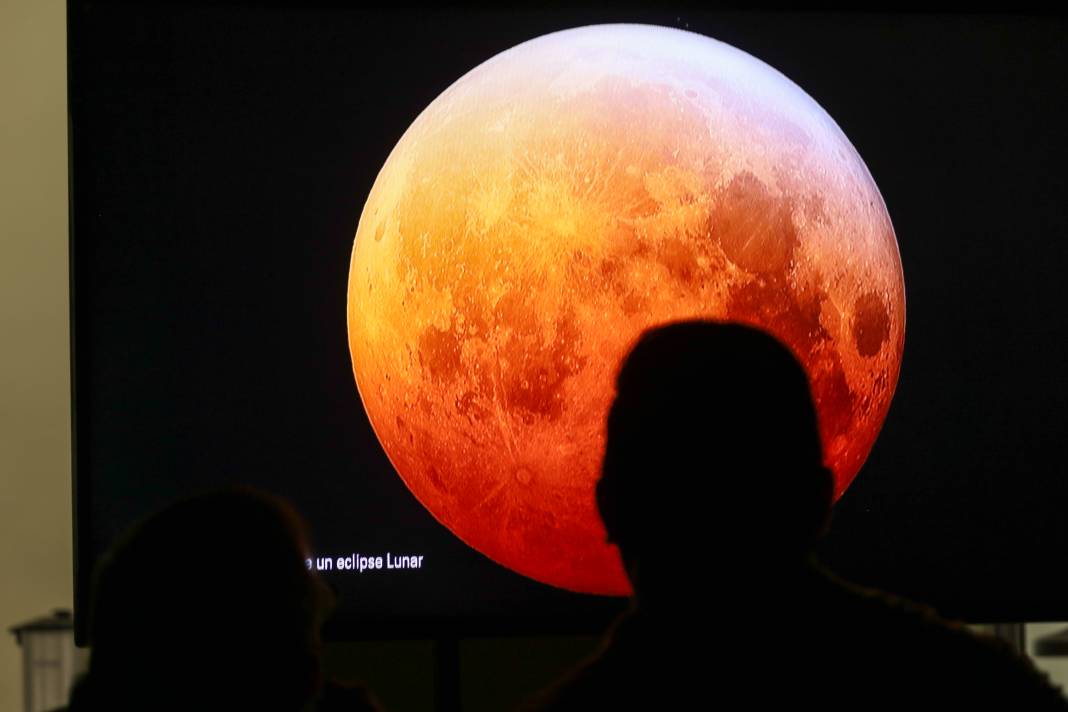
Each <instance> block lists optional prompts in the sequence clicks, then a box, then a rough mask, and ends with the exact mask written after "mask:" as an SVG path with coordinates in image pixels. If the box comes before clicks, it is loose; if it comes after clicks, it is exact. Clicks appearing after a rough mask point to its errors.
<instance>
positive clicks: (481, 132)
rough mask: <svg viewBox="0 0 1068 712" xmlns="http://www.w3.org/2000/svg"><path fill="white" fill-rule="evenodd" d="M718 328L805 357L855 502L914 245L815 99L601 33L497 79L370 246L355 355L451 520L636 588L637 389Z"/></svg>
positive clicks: (396, 192)
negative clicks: (672, 345) (656, 357)
mask: <svg viewBox="0 0 1068 712" xmlns="http://www.w3.org/2000/svg"><path fill="white" fill-rule="evenodd" d="M698 317H699V318H706V319H715V320H728V321H738V322H744V323H748V324H753V325H756V326H758V327H762V328H764V329H766V330H767V331H769V332H771V333H772V334H774V335H775V336H777V337H778V338H779V339H781V340H782V341H783V342H785V343H786V344H787V345H788V346H790V347H791V348H792V349H793V351H794V352H795V353H796V354H797V355H798V357H799V358H800V360H801V361H802V363H803V365H804V366H805V368H806V370H807V372H808V375H809V378H810V381H811V384H812V389H813V395H814V398H815V400H816V404H817V408H818V412H819V417H820V430H821V436H822V439H823V445H824V454H825V459H826V462H827V465H828V467H830V468H831V469H832V470H833V472H834V476H835V481H836V491H835V495H836V497H837V496H841V494H842V492H844V491H845V489H846V488H847V487H848V486H849V484H850V482H851V481H852V480H853V478H854V477H855V476H856V474H857V471H858V470H859V469H860V467H861V465H862V464H863V463H864V460H865V459H866V458H867V456H868V453H869V452H870V450H871V448H872V445H873V443H874V442H875V439H876V437H877V435H878V433H879V430H880V428H881V427H882V424H883V421H884V419H885V417H886V413H887V410H888V408H889V406H890V401H891V398H892V397H893V393H894V389H895V387H896V385H897V378H898V372H899V369H900V364H901V354H902V349H903V346H904V337H905V296H904V281H903V275H902V271H901V260H900V256H899V253H898V247H897V239H896V236H895V234H894V229H893V226H892V225H891V222H890V217H889V215H888V214H887V210H886V205H885V204H884V202H883V199H882V196H881V195H880V193H879V189H878V188H877V187H876V185H875V182H874V180H873V179H872V177H871V174H870V173H869V172H868V169H867V167H866V166H865V165H864V162H863V161H862V160H861V158H860V156H859V155H858V154H857V151H856V150H855V149H854V148H853V146H852V144H850V142H849V140H848V139H847V138H846V137H845V135H844V134H843V133H842V131H841V129H839V127H838V125H837V124H836V123H835V122H834V120H833V119H831V117H830V116H828V115H827V113H826V112H825V111H824V110H823V109H821V108H820V106H819V105H818V104H817V103H816V102H815V101H814V100H813V99H812V98H811V97H809V96H808V95H807V94H806V93H805V92H804V91H802V90H801V89H800V88H799V87H797V86H796V85H795V84H794V83H793V82H791V81H790V80H789V79H787V78H786V77H784V76H783V75H782V74H780V73H779V72H778V71H776V70H775V69H773V68H771V67H769V66H768V65H766V64H764V63H763V62H761V61H759V60H757V59H755V58H754V57H752V56H750V55H748V54H746V53H745V52H742V51H740V50H738V49H735V48H733V47H731V46H729V45H726V44H724V43H722V42H718V41H716V40H713V39H710V38H708V37H704V36H701V35H697V34H693V33H690V32H684V31H681V30H675V29H669V28H663V27H654V26H647V25H597V26H591V27H582V28H577V29H572V30H566V31H563V32H557V33H554V34H550V35H546V36H544V37H539V38H537V39H534V40H531V41H529V42H526V43H524V44H521V45H518V46H516V47H514V48H512V49H510V50H508V51H506V52H502V53H501V54H499V55H497V56H495V57H493V58H492V59H490V60H488V61H487V62H485V63H483V64H481V65H479V66H478V67H476V68H475V69H473V70H471V71H470V72H468V73H467V74H466V75H464V76H463V77H461V78H460V79H459V80H457V81H456V82H455V83H454V84H453V85H452V86H450V87H449V88H448V89H447V90H445V91H444V92H443V93H442V94H441V95H440V96H438V97H437V99H435V100H434V101H433V102H432V103H431V104H430V105H429V106H428V107H427V108H426V109H425V110H424V111H423V112H422V113H421V114H420V115H419V116H418V118H416V119H415V121H414V122H413V123H412V125H411V126H410V127H409V128H408V130H407V131H406V132H405V133H404V135H403V136H402V137H401V139H400V141H399V142H398V143H397V145H396V146H395V147H394V149H393V151H392V153H391V154H390V155H389V158H388V159H387V160H386V163H385V165H384V166H383V167H382V170H381V172H380V173H379V174H378V178H377V180H376V181H375V183H374V186H373V188H372V189H371V193H370V195H369V197H368V198H367V201H366V204H365V205H364V208H363V213H362V214H361V217H360V222H359V227H358V229H357V231H356V237H355V243H354V247H353V251H352V260H351V264H350V268H349V283H348V338H349V349H350V353H351V357H352V367H353V373H354V375H355V380H356V385H357V388H358V391H359V395H360V397H361V398H362V400H363V405H364V407H365V408H366V411H367V415H368V417H369V419H370V422H371V425H372V427H373V428H374V431H375V434H376V435H377V437H378V439H379V441H380V442H381V444H382V447H383V448H384V449H385V452H386V454H387V455H388V456H389V459H390V461H391V462H392V464H393V466H394V467H395V468H396V470H397V473H398V474H399V475H400V477H401V478H402V479H403V480H404V482H405V484H406V485H407V487H408V489H409V490H410V491H411V492H412V493H413V494H414V495H415V497H417V498H418V500H419V501H420V502H421V503H422V504H423V506H425V507H426V509H427V510H429V512H430V513H431V514H432V515H433V516H434V517H435V518H436V519H437V520H438V521H439V522H440V523H441V524H443V525H444V526H445V527H447V528H448V529H449V530H450V531H452V532H453V533H454V534H455V535H456V536H458V537H459V538H460V539H462V540H463V541H464V542H466V543H467V544H468V545H469V546H471V547H473V548H474V549H476V550H477V551H479V552H481V553H482V554H484V555H486V556H487V557H489V558H490V559H492V560H494V561H496V562H497V563H499V564H501V565H503V566H506V567H508V568H509V569H511V570H513V571H515V572H518V573H519V574H522V575H524V576H528V577H530V578H532V579H535V580H537V581H541V582H543V583H547V584H550V585H552V586H556V587H560V588H564V589H568V590H572V591H578V592H584V593H593V594H604V595H625V594H628V593H629V592H630V586H629V584H628V582H627V579H626V576H625V574H624V571H623V568H622V565H621V563H620V560H619V554H618V551H617V550H616V549H615V547H614V546H611V545H609V544H608V543H606V541H605V531H604V528H603V526H602V524H601V521H600V518H599V517H598V515H597V510H596V505H595V502H594V486H595V483H596V481H597V478H598V476H599V472H600V465H601V459H602V457H603V452H604V437H605V418H606V416H607V413H608V409H609V406H610V404H611V402H612V399H613V397H614V394H615V392H614V379H615V376H616V373H617V371H618V369H619V366H620V364H621V361H622V359H623V358H624V357H625V355H626V353H627V351H628V350H629V348H630V347H631V346H632V345H633V343H634V342H635V340H636V339H637V337H638V336H639V335H640V334H641V332H642V331H644V330H645V329H647V328H649V327H651V326H654V325H657V324H662V323H664V322H668V321H673V320H678V319H684V318H698ZM728 375H729V374H728Z"/></svg>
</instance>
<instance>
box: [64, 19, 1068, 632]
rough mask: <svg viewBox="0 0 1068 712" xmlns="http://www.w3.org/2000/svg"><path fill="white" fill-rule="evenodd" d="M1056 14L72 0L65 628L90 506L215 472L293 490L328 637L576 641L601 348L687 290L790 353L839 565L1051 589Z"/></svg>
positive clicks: (101, 509) (1003, 615)
mask: <svg viewBox="0 0 1068 712" xmlns="http://www.w3.org/2000/svg"><path fill="white" fill-rule="evenodd" d="M1065 39H1066V34H1065V24H1064V22H1063V20H1061V19H1058V18H1027V17H1017V16H1000V15H997V16H980V15H968V16H943V15H939V16H924V15H920V16H904V15H875V14H865V15H856V16H852V15H827V14H801V15H785V14H744V13H704V12H698V11H695V10H692V9H686V10H680V11H676V12H666V11H665V12H646V11H634V10H630V11H618V12H608V11H600V10H598V11H595V10H562V9H561V10H553V11H507V12H505V11H489V10H463V9H459V8H453V9H450V10H442V11H430V10H425V9H410V10H403V11H396V12H387V11H358V10H354V9H348V8H344V7H339V6H334V5H324V6H306V5H300V6H293V7H286V6H284V5H279V4H270V5H264V6H255V5H227V4H222V5H219V4H187V5H171V6H165V7H153V8H151V9H148V8H141V7H137V6H133V5H116V4H109V3H95V2H72V3H71V5H70V8H69V50H70V71H69V81H70V122H71V124H70V125H71V167H72V171H71V204H72V241H71V269H72V285H73V287H72V325H73V326H72V328H73V353H74V357H73V371H74V415H75V504H76V524H75V526H76V544H77V547H76V574H77V575H76V587H77V598H76V608H77V611H78V623H79V626H80V632H81V633H82V634H84V623H85V616H84V615H83V614H84V612H85V610H86V605H87V601H88V592H89V587H90V581H91V575H92V571H93V568H94V566H95V564H96V562H97V561H98V560H99V558H100V556H101V554H102V553H103V552H104V551H105V550H106V549H107V547H108V546H109V545H110V544H112V543H113V542H114V541H115V538H116V537H117V536H118V535H119V534H120V533H121V532H122V531H124V530H125V529H126V528H127V527H129V526H130V525H131V524H132V523H133V522H135V521H137V520H138V519H139V518H141V517H143V516H145V515H146V514H148V513H150V512H152V511H154V510H156V509H158V508H160V507H162V506H163V505H165V504H166V503H168V502H170V501H172V500H174V499H176V498H179V497H182V496H185V495H188V494H192V493H194V492H198V491H202V490H204V489H208V488H212V487H216V486H220V485H224V484H230V483H243V484H249V485H253V486H257V487H260V488H263V489H266V490H268V491H271V492H274V493H277V494H279V495H282V496H284V497H286V498H287V499H289V500H290V501H292V502H293V503H294V505H295V506H296V508H297V509H298V510H299V511H300V512H301V513H302V514H303V515H304V516H305V518H306V519H307V520H308V522H309V524H310V527H311V530H312V536H313V541H314V547H315V550H314V551H313V552H312V553H311V556H310V558H309V560H308V565H309V567H311V568H313V569H314V570H316V571H318V572H319V573H320V574H321V575H322V576H324V577H325V578H326V579H327V580H328V581H329V582H330V583H331V584H332V585H333V586H334V587H335V588H336V589H337V590H338V592H339V594H340V601H341V605H340V608H339V610H338V612H337V614H336V616H335V619H334V621H333V622H332V628H331V634H332V635H334V636H336V637H340V638H360V637H381V636H386V637H394V636H396V637H400V636H432V635H436V634H439V633H441V632H443V631H451V632H456V633H461V634H472V635H473V634H482V633H489V634H493V633H510V632H536V631H557V632H568V631H573V632H579V631H586V632H592V631H595V630H598V629H600V628H601V627H603V625H604V624H605V622H606V621H607V620H609V619H610V617H611V616H612V615H614V614H615V613H616V612H618V611H619V610H621V608H622V606H623V605H624V602H625V596H626V595H627V593H628V592H629V586H628V583H627V580H626V577H625V575H624V573H623V570H622V567H621V564H620V562H619V559H618V555H617V552H616V551H615V549H614V547H612V546H611V545H609V544H608V543H607V542H606V541H605V533H604V529H603V526H602V525H601V523H600V520H599V519H598V517H597V513H596V508H595V505H594V499H593V486H594V483H595V481H596V478H597V473H598V468H599V463H600V456H601V453H602V450H603V445H604V442H603V441H604V417H605V414H606V411H607V407H608V404H609V403H610V402H611V398H612V395H613V377H614V374H615V371H616V369H617V368H618V366H619V362H620V359H621V358H622V357H623V356H624V355H625V353H626V350H627V348H628V347H629V345H630V344H632V343H633V341H634V339H635V338H636V337H637V335H638V334H640V333H641V331H642V330H643V329H645V328H647V327H649V326H652V325H655V324H658V323H663V322H666V321H670V320H674V319H680V318H688V317H702V318H713V319H723V320H735V321H742V322H746V323H753V324H757V325H759V326H762V327H764V328H767V329H768V330H769V331H771V332H772V333H774V334H775V335H776V336H778V337H779V338H780V339H782V340H783V341H784V342H786V343H787V344H788V345H789V346H790V347H791V348H792V349H793V350H794V352H795V353H796V354H798V356H799V358H800V360H801V361H802V363H803V364H804V365H805V367H806V370H807V371H808V373H809V376H810V381H811V384H812V389H813V394H814V396H815V398H816V401H817V404H818V409H819V413H820V426H821V434H822V438H823V444H824V452H825V458H826V460H827V464H828V466H829V467H830V468H831V469H832V471H833V473H834V475H835V482H836V488H835V496H836V499H837V504H836V512H835V522H834V525H833V527H832V530H831V533H830V535H829V536H828V537H827V539H826V540H825V541H824V542H823V544H822V545H821V551H820V555H821V558H822V559H823V560H824V561H825V562H826V563H827V564H828V565H829V566H830V567H831V568H833V569H834V570H836V571H838V572H839V573H840V574H842V575H843V576H845V577H847V578H851V579H853V580H856V581H858V582H860V583H863V584H868V585H874V586H879V587H882V588H885V589H888V590H891V591H894V592H896V593H899V594H904V595H906V596H911V597H915V598H919V599H921V600H924V601H927V602H930V603H933V604H935V605H936V606H937V607H939V608H940V610H942V611H943V612H944V613H946V614H947V615H951V616H956V617H962V618H966V619H971V620H988V621H989V620H1039V619H1051V618H1063V617H1064V616H1065V614H1066V613H1068V610H1066V608H1065V603H1064V602H1065V601H1068V575H1065V574H1064V573H1063V572H1062V571H1061V567H1059V566H1058V565H1057V562H1058V554H1059V552H1060V547H1061V545H1062V543H1064V542H1066V541H1068V521H1066V518H1065V517H1063V516H1062V511H1063V505H1064V503H1065V502H1068V478H1066V477H1065V474H1064V473H1063V472H1062V471H1063V469H1064V466H1063V464H1062V458H1061V457H1060V452H1061V442H1062V439H1063V433H1064V429H1065V428H1064V424H1065V422H1066V421H1065V417H1064V408H1065V394H1066V392H1068V386H1066V383H1065V377H1064V375H1063V373H1064V371H1063V368H1064V364H1065V363H1068V359H1066V356H1068V353H1066V352H1068V338H1066V337H1068V321H1066V320H1065V319H1063V318H1062V315H1061V313H1060V308H1059V307H1060V305H1061V304H1062V303H1063V299H1062V298H1061V295H1060V286H1059V285H1060V283H1061V276H1062V274H1063V272H1064V270H1065V268H1066V267H1068V246H1066V245H1068V243H1066V241H1065V240H1064V239H1062V238H1063V236H1064V235H1065V234H1066V228H1068V214H1066V212H1068V211H1066V208H1065V201H1064V197H1065V195H1066V192H1065V187H1066V180H1065V177H1064V172H1063V171H1062V170H1061V167H1062V166H1063V165H1064V164H1065V159H1066V158H1068V155H1066V151H1065V139H1064V132H1063V128H1062V127H1063V126H1065V125H1068V116H1066V114H1068V112H1066V103H1065V102H1066V100H1065V88H1066V86H1065V79H1064V76H1063V67H1064V62H1065V57H1064V47H1065V46H1068V45H1066V44H1065ZM656 476H669V477H678V478H680V479H683V481H690V480H692V481H694V482H698V481H699V479H698V477H699V473H656ZM693 495H694V496H707V492H705V491H704V490H702V489H701V487H700V486H699V485H697V484H695V485H693ZM739 506H746V507H751V508H752V510H753V513H754V517H755V518H758V517H759V516H760V503H759V502H751V503H741V504H740V505H739ZM710 511H714V508H712V507H710ZM701 535H702V532H701V528H700V525H699V523H695V525H694V532H693V536H694V537H695V539H699V538H700V537H701ZM695 575H697V574H695ZM713 585H714V582H713Z"/></svg>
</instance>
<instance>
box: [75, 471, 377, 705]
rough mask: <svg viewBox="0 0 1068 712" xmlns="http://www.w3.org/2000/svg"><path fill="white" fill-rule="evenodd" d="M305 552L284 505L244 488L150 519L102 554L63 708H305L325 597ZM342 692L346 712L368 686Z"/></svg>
mask: <svg viewBox="0 0 1068 712" xmlns="http://www.w3.org/2000/svg"><path fill="white" fill-rule="evenodd" d="M309 556H310V553H309V547H308V542H307V535H306V530H305V526H304V524H303V521H302V520H301V519H300V517H299V516H298V515H297V514H296V513H295V512H294V510H293V509H292V508H291V507H290V506H289V505H288V504H287V503H285V502H284V501H283V500H281V499H278V498H276V497H273V496H271V495H267V494H265V493H262V492H258V491H255V490H251V489H245V488H234V489H226V490H221V491H216V492H212V493H208V494H204V495H200V496H197V497H194V498H192V499H188V500H184V501H182V502H179V503H177V504H174V505H171V506H170V507H168V508H167V509H165V510H163V511H162V512H160V513H158V514H156V515H154V516H152V517H150V518H148V519H147V520H145V521H144V522H142V523H141V524H139V525H138V526H136V527H135V528H134V529H133V530H131V531H130V532H129V533H128V534H127V535H126V536H125V537H124V538H123V539H122V541H120V543H119V544H118V545H117V546H116V547H115V548H114V549H113V550H112V552H111V553H110V555H109V556H108V557H106V558H105V559H104V560H103V561H102V562H101V568H100V569H99V573H98V575H97V578H96V581H95V588H94V596H93V597H94V600H93V608H92V614H91V620H90V642H91V646H92V653H91V657H90V667H89V673H88V675H87V676H86V677H85V678H83V679H82V680H81V681H80V682H79V684H78V685H77V686H76V688H75V690H74V693H73V694H72V698H71V705H70V709H71V710H72V712H82V711H83V710H118V711H124V710H250V711H258V710H279V711H280V712H281V711H283V710H286V711H292V712H297V711H299V710H304V709H308V705H309V704H311V703H312V702H313V700H314V699H315V698H316V697H317V696H318V695H319V694H320V692H321V690H322V680H321V676H320V668H319V655H320V640H319V630H320V627H321V624H322V623H323V620H324V618H325V617H326V615H327V614H328V613H329V612H330V609H331V608H332V606H333V596H332V594H331V593H330V591H329V589H327V588H326V586H325V584H323V583H322V582H321V581H320V580H319V579H318V577H316V576H314V575H313V574H312V573H310V572H309V571H308V568H307V566H306V563H305V560H306V558H307V557H309ZM346 695H347V697H346V699H347V700H348V703H349V704H348V705H347V706H346V708H347V709H350V710H354V711H355V710H359V711H362V710H370V709H374V706H373V704H372V703H371V701H370V698H369V697H368V696H367V695H366V693H363V694H359V695H356V694H354V693H352V692H351V691H350V692H348V693H346ZM330 709H337V707H330Z"/></svg>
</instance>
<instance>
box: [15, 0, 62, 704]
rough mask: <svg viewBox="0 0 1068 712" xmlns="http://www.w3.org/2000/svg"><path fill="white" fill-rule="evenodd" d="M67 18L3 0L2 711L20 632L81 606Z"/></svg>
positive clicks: (41, 0)
mask: <svg viewBox="0 0 1068 712" xmlns="http://www.w3.org/2000/svg"><path fill="white" fill-rule="evenodd" d="M65 22H66V20H65V7H64V4H63V2H62V1H61V0H0V571H2V572H3V574H2V581H3V583H2V584H0V627H2V628H3V630H4V631H5V634H4V635H3V637H2V639H0V710H16V709H20V708H21V704H22V690H21V675H20V665H21V662H20V656H19V650H18V648H17V647H16V645H15V640H14V637H12V636H10V635H7V634H6V630H7V628H8V627H10V626H11V625H14V624H16V623H21V622H23V621H25V620H26V619H29V618H34V617H37V616H40V615H43V614H46V613H48V612H49V611H50V610H51V609H53V608H56V607H66V608H70V607H71V605H72V598H73V593H72V587H73V586H72V581H71V578H72V577H71V496H70V377H69V370H68V369H69V361H70V359H69V355H68V354H69V340H68V317H67V304H68V300H67V293H68V290H67V115H66V83H67V69H66V47H65V41H66V39H65V38H66V32H65V30H64V26H65Z"/></svg>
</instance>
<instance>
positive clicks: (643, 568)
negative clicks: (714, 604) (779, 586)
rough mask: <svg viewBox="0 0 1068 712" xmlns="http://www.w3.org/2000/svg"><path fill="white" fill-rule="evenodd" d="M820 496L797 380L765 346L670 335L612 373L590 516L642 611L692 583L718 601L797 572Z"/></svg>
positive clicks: (819, 461)
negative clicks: (703, 581) (613, 390)
mask: <svg viewBox="0 0 1068 712" xmlns="http://www.w3.org/2000/svg"><path fill="white" fill-rule="evenodd" d="M832 485H833V481H832V478H831V475H830V473H829V472H828V470H827V469H826V468H824V466H823V455H822V449H821V445H820V436H819V429H818V425H817V416H816V411H815V408H814V405H813V402H812V397H811V392H810V389H809V384H808V379H807V377H806V375H805V372H804V370H803V369H802V367H801V365H800V364H799V363H798V361H797V359H796V358H795V357H794V356H793V354H792V353H791V352H790V351H789V350H788V349H787V348H786V347H785V346H783V345H782V344H780V343H779V342H778V341H776V340H775V339H774V338H772V337H771V336H769V335H767V334H765V333H763V332H761V331H758V330H757V329H754V328H751V327H747V326H742V325H737V324H723V323H715V322H708V321H696V322H680V323H674V324H669V325H667V326H663V327H659V328H656V329H652V330H650V331H648V332H646V333H645V334H644V335H643V336H642V337H641V339H640V340H639V341H638V343H637V345H636V346H635V347H634V349H633V350H632V351H631V353H630V355H629V356H628V358H627V359H626V361H625V362H624V364H623V367H622V369H621V370H620V373H619V376H618V379H617V395H616V399H615V401H614V403H613V405H612V409H611V411H610V414H609V417H608V437H607V446H606V451H605V457H604V465H603V472H602V477H601V479H600V481H599V482H598V484H597V503H598V507H599V509H600V511H601V516H602V518H603V520H604V523H605V527H606V529H607V531H608V535H609V539H610V540H611V541H613V542H614V543H616V544H617V545H618V547H619V549H620V552H621V554H622V557H623V561H624V565H625V567H626V569H627V572H628V575H629V576H630V578H631V583H632V585H633V586H634V589H635V592H636V594H637V597H638V600H639V604H640V605H643V606H644V605H646V602H647V601H648V600H649V599H653V600H658V599H669V598H677V597H678V596H679V595H680V593H682V594H685V589H686V587H687V586H689V585H690V582H692V581H693V580H694V577H695V576H697V575H701V576H702V577H703V578H704V577H708V576H709V575H711V576H712V577H713V580H712V581H710V582H709V585H710V586H712V587H717V588H716V589H715V590H716V592H717V595H720V594H722V595H728V594H726V593H725V590H726V588H727V587H730V588H732V589H735V588H737V587H738V586H739V585H740V586H742V587H743V588H744V587H745V585H746V582H747V581H749V582H754V581H756V582H759V581H762V580H763V581H766V580H767V578H769V577H775V576H777V575H779V574H781V572H782V571H784V570H786V569H790V568H791V567H793V566H795V565H796V564H797V563H799V562H801V561H803V560H804V559H805V557H806V555H807V553H808V552H809V550H810V549H811V546H812V545H813V543H814V542H815V541H816V539H817V538H818V537H819V536H820V534H822V532H823V530H824V529H825V527H826V524H827V520H828V517H829V513H830V507H831V496H832ZM717 575H720V576H722V577H723V578H724V580H723V581H715V580H714V577H715V576H717ZM758 585H759V583H758ZM699 588H706V587H705V586H701V587H699Z"/></svg>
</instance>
